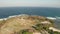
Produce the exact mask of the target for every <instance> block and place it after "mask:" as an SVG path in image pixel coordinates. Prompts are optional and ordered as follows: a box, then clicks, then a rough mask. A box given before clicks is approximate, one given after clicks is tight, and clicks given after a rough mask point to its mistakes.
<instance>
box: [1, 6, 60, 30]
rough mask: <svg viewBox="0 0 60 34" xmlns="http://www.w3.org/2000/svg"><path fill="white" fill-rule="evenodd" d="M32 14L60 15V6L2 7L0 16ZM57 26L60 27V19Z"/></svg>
mask: <svg viewBox="0 0 60 34" xmlns="http://www.w3.org/2000/svg"><path fill="white" fill-rule="evenodd" d="M18 14H30V15H40V16H46V17H55V16H58V17H60V8H49V7H0V18H5V17H8V16H11V15H18ZM55 24H56V26H57V28H59V29H60V21H59V22H57V21H56V22H55Z"/></svg>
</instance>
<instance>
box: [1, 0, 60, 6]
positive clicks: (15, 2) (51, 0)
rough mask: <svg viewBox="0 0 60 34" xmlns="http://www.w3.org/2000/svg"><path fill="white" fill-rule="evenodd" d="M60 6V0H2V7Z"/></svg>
mask: <svg viewBox="0 0 60 34" xmlns="http://www.w3.org/2000/svg"><path fill="white" fill-rule="evenodd" d="M17 6H26V7H27V6H28V7H60V0H0V7H17Z"/></svg>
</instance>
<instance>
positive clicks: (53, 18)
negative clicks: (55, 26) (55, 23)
mask: <svg viewBox="0 0 60 34" xmlns="http://www.w3.org/2000/svg"><path fill="white" fill-rule="evenodd" d="M46 18H47V19H52V20H56V18H55V17H46Z"/></svg>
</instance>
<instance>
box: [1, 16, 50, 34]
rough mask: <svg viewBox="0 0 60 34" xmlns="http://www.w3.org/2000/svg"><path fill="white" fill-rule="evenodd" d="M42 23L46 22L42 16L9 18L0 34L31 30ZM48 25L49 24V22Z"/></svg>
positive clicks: (13, 33)
mask: <svg viewBox="0 0 60 34" xmlns="http://www.w3.org/2000/svg"><path fill="white" fill-rule="evenodd" d="M42 21H47V22H48V20H46V18H45V17H42V16H30V15H29V16H28V15H26V16H25V15H23V16H16V17H12V18H9V19H7V20H6V21H5V24H4V25H3V26H1V28H0V34H15V33H16V32H19V31H20V30H24V29H31V28H32V26H35V25H36V24H41V22H42ZM49 23H50V22H49Z"/></svg>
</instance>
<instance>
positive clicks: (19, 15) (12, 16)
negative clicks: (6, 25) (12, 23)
mask: <svg viewBox="0 0 60 34" xmlns="http://www.w3.org/2000/svg"><path fill="white" fill-rule="evenodd" d="M24 15H26V16H28V15H27V14H19V15H12V16H9V17H7V18H1V19H0V21H3V20H7V19H9V18H13V17H17V16H24Z"/></svg>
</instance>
